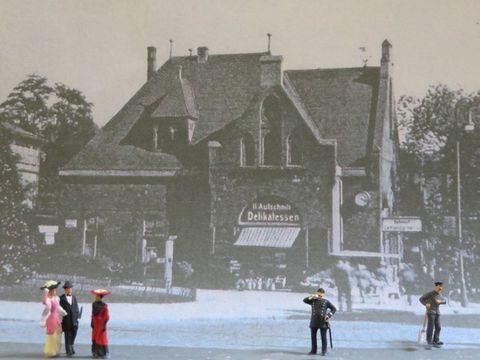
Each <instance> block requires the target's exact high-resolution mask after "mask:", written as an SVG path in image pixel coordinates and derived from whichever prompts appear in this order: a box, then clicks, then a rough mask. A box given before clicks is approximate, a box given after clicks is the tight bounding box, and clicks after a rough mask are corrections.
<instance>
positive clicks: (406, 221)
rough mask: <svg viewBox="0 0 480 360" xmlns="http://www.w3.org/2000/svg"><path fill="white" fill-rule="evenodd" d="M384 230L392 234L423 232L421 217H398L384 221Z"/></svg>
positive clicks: (384, 219)
mask: <svg viewBox="0 0 480 360" xmlns="http://www.w3.org/2000/svg"><path fill="white" fill-rule="evenodd" d="M382 220H383V221H382V230H383V231H391V232H421V231H422V220H421V219H420V218H419V217H413V216H412V217H409V216H397V217H390V218H383V219H382Z"/></svg>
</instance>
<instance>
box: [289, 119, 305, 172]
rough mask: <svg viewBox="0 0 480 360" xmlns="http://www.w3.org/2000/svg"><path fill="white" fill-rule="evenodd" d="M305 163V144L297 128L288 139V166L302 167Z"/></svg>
mask: <svg viewBox="0 0 480 360" xmlns="http://www.w3.org/2000/svg"><path fill="white" fill-rule="evenodd" d="M302 161H303V142H302V135H301V130H300V128H298V127H297V128H295V129H294V130H293V131H292V132H291V133H290V135H288V139H287V165H294V166H300V165H302Z"/></svg>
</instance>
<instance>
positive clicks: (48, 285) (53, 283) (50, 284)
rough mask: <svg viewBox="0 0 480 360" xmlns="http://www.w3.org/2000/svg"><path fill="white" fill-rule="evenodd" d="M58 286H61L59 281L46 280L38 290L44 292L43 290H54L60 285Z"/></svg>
mask: <svg viewBox="0 0 480 360" xmlns="http://www.w3.org/2000/svg"><path fill="white" fill-rule="evenodd" d="M60 284H61V282H60V281H55V280H48V281H47V282H46V283H45V284H43V285H42V286H41V287H40V290H44V289H48V290H52V289H56V288H57V287H58V285H60Z"/></svg>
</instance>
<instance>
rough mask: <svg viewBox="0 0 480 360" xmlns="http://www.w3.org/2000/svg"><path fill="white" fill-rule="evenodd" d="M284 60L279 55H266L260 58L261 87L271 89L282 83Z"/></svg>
mask: <svg viewBox="0 0 480 360" xmlns="http://www.w3.org/2000/svg"><path fill="white" fill-rule="evenodd" d="M282 60H283V58H282V57H281V56H278V55H270V54H268V53H267V54H265V55H262V56H261V57H260V85H261V86H263V87H269V86H274V85H280V84H281V83H282Z"/></svg>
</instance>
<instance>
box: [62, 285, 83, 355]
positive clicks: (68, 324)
mask: <svg viewBox="0 0 480 360" xmlns="http://www.w3.org/2000/svg"><path fill="white" fill-rule="evenodd" d="M63 290H64V292H65V293H64V294H63V295H62V296H60V306H61V307H62V308H63V309H64V310H65V311H66V312H67V315H66V316H65V317H64V318H63V320H62V329H63V332H64V334H65V350H66V352H67V356H72V355H73V354H75V349H74V347H73V345H74V344H75V337H76V336H77V330H78V319H79V318H80V317H81V313H80V310H79V309H78V302H77V298H76V297H75V296H74V295H73V284H72V283H71V282H70V281H66V282H65V285H63Z"/></svg>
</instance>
